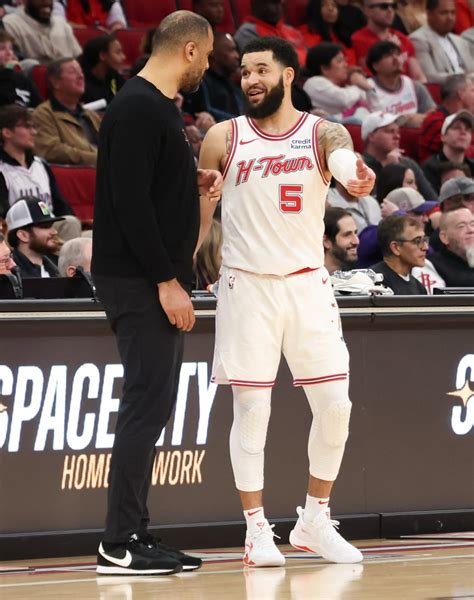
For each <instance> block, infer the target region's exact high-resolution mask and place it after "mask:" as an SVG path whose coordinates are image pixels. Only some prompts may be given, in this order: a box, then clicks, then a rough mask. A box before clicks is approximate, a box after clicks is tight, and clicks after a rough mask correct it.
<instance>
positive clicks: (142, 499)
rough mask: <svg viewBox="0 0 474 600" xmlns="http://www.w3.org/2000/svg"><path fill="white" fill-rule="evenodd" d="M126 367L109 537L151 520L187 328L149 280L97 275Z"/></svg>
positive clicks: (122, 537)
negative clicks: (160, 449) (175, 322)
mask: <svg viewBox="0 0 474 600" xmlns="http://www.w3.org/2000/svg"><path fill="white" fill-rule="evenodd" d="M94 282H95V284H96V287H97V292H98V296H99V299H100V300H101V302H102V303H103V306H104V308H105V312H106V314H107V318H108V320H109V322H110V325H111V326H112V330H113V331H114V333H115V335H116V338H117V345H118V350H119V354H120V358H121V360H122V363H123V366H124V386H123V396H122V400H121V402H120V408H119V411H118V416H117V426H116V428H115V442H114V447H113V451H112V460H111V464H110V473H109V489H108V507H107V518H106V526H105V533H104V541H106V542H115V543H118V542H125V541H127V540H128V538H129V537H130V535H131V534H132V533H136V532H138V533H139V532H143V531H144V530H146V526H147V524H148V510H147V506H146V502H147V496H148V489H149V487H150V481H151V469H152V466H153V459H154V457H155V443H156V441H157V440H158V438H159V437H160V434H161V431H162V429H163V427H164V426H165V425H166V423H167V422H168V420H169V418H170V416H171V413H172V411H173V407H174V405H175V402H176V395H177V390H178V382H179V373H180V367H181V361H182V355H183V341H184V339H183V338H184V336H183V333H181V332H180V331H178V330H177V329H176V327H174V326H172V325H171V324H170V323H169V321H168V318H167V317H166V315H165V313H164V311H163V309H162V308H161V305H160V303H159V300H158V290H157V287H156V286H154V285H153V284H152V283H150V282H148V281H147V280H145V279H138V278H137V279H135V278H133V279H125V278H123V279H122V278H118V277H117V278H116V277H103V276H97V275H96V276H94Z"/></svg>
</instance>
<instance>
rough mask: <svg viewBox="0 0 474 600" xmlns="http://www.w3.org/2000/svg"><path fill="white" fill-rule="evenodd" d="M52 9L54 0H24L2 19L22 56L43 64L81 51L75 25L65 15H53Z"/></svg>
mask: <svg viewBox="0 0 474 600" xmlns="http://www.w3.org/2000/svg"><path fill="white" fill-rule="evenodd" d="M52 10H53V0H25V2H24V4H23V5H22V6H19V7H18V8H17V10H16V11H15V12H14V13H11V14H8V15H6V16H5V17H4V18H3V21H2V22H3V26H4V28H5V29H6V31H7V32H8V33H9V34H10V35H12V36H13V38H14V39H15V42H16V44H17V45H18V47H19V48H20V50H21V53H22V54H23V56H24V57H26V58H34V59H36V60H38V61H39V62H40V63H42V64H46V63H48V62H50V61H51V60H57V59H58V58H62V57H64V56H74V57H75V56H79V55H80V54H81V47H80V45H79V43H78V41H77V40H76V38H75V37H74V33H73V31H72V27H71V26H70V25H69V23H68V22H67V21H65V20H64V19H63V18H61V17H57V16H52Z"/></svg>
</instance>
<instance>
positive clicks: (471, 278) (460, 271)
mask: <svg viewBox="0 0 474 600" xmlns="http://www.w3.org/2000/svg"><path fill="white" fill-rule="evenodd" d="M430 260H431V262H432V263H433V264H434V266H435V268H436V270H437V271H438V273H439V274H440V275H441V277H442V278H443V279H444V280H445V282H446V286H447V287H474V269H473V268H472V267H470V266H469V265H468V264H467V262H466V261H465V260H463V259H462V258H461V257H460V256H458V255H457V254H454V252H451V250H448V248H447V247H446V246H443V247H442V248H441V250H440V251H439V252H435V254H433V255H432V256H430Z"/></svg>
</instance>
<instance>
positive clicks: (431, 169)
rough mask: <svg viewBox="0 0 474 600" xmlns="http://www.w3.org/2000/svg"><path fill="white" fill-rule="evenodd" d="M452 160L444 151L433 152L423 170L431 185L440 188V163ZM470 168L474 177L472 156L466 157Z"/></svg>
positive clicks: (465, 159)
mask: <svg viewBox="0 0 474 600" xmlns="http://www.w3.org/2000/svg"><path fill="white" fill-rule="evenodd" d="M446 162H450V160H449V158H447V157H446V155H445V154H444V152H443V151H442V150H441V152H438V154H433V156H430V158H428V159H427V160H425V162H424V163H423V165H422V168H423V172H424V174H425V175H426V179H428V181H429V182H430V183H431V185H432V186H433V187H434V188H436V189H437V190H439V188H440V187H441V172H440V170H439V167H440V165H442V164H443V163H446ZM463 164H465V165H466V166H467V167H468V168H469V170H470V171H471V176H472V177H474V160H473V159H472V158H467V157H465V158H464V163H463Z"/></svg>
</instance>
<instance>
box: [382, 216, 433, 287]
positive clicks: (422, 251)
mask: <svg viewBox="0 0 474 600" xmlns="http://www.w3.org/2000/svg"><path fill="white" fill-rule="evenodd" d="M377 239H378V242H379V245H380V249H381V251H382V255H383V260H382V261H381V262H379V263H377V264H375V265H373V266H372V267H371V268H372V269H373V270H374V271H375V272H376V273H382V275H383V276H384V279H383V284H384V285H386V286H387V287H389V288H391V289H392V290H393V293H394V294H397V295H403V296H413V295H426V293H427V291H426V288H425V287H424V286H423V285H422V284H421V283H420V282H419V281H418V280H417V279H415V278H414V277H413V275H412V269H413V268H414V267H423V266H424V264H425V260H426V252H427V250H428V237H427V236H426V235H425V232H424V229H423V226H422V225H421V224H420V223H419V222H418V221H417V220H416V219H413V218H412V217H410V216H408V215H405V216H401V215H392V216H390V217H387V218H385V219H383V220H382V221H380V223H379V227H378V232H377Z"/></svg>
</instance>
